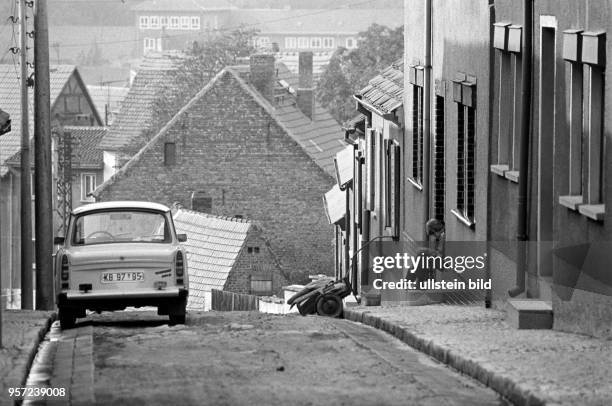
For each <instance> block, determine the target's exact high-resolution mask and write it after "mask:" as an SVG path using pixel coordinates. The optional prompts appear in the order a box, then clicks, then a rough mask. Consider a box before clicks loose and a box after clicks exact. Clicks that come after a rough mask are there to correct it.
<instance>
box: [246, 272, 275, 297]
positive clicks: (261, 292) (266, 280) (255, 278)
mask: <svg viewBox="0 0 612 406" xmlns="http://www.w3.org/2000/svg"><path fill="white" fill-rule="evenodd" d="M251 294H252V295H257V296H271V295H272V275H251Z"/></svg>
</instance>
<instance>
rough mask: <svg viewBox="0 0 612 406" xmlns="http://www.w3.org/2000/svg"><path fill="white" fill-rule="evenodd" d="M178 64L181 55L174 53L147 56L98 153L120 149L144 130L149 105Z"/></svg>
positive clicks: (147, 119) (150, 110)
mask: <svg viewBox="0 0 612 406" xmlns="http://www.w3.org/2000/svg"><path fill="white" fill-rule="evenodd" d="M182 60H183V54H181V53H176V52H172V53H163V54H158V53H148V54H147V56H146V57H145V58H144V59H143V61H142V63H141V65H140V66H139V68H138V73H137V74H136V77H135V78H134V82H133V83H132V86H131V87H130V90H129V91H128V93H127V95H126V96H125V98H124V99H123V102H122V103H121V109H120V110H119V113H118V115H117V116H116V118H115V120H114V121H113V124H112V125H111V127H110V129H109V131H108V133H107V135H106V136H105V137H104V139H103V140H102V142H101V143H100V147H101V148H102V149H105V150H118V149H122V148H124V147H125V146H127V145H129V144H130V143H131V142H132V141H134V140H135V139H136V138H138V137H139V136H140V135H141V134H142V133H143V132H144V131H145V130H146V129H148V126H149V125H150V123H151V121H152V118H153V105H154V103H155V101H156V100H157V98H158V97H159V93H160V92H161V90H162V89H163V85H164V84H165V83H166V80H167V78H168V75H170V74H171V73H172V72H173V71H174V70H175V69H176V68H177V66H178V64H179V63H180V62H181V61H182Z"/></svg>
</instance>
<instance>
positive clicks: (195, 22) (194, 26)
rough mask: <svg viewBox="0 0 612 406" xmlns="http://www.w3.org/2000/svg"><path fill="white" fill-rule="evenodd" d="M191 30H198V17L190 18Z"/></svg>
mask: <svg viewBox="0 0 612 406" xmlns="http://www.w3.org/2000/svg"><path fill="white" fill-rule="evenodd" d="M191 29H192V30H199V29H200V17H198V16H193V17H191Z"/></svg>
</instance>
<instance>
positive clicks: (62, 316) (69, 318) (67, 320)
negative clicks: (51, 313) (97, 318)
mask: <svg viewBox="0 0 612 406" xmlns="http://www.w3.org/2000/svg"><path fill="white" fill-rule="evenodd" d="M58 313H59V315H58V318H59V322H60V327H61V328H62V330H68V329H70V328H73V327H74V325H75V323H76V315H75V314H74V312H73V311H72V310H69V309H66V308H63V307H60V308H59V310H58Z"/></svg>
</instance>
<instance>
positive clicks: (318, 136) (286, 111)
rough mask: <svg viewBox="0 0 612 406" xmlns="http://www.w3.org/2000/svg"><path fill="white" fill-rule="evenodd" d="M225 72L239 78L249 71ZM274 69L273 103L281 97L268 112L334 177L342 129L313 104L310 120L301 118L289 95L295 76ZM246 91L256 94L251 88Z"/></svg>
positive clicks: (279, 66) (243, 68) (242, 68)
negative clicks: (284, 84)
mask: <svg viewBox="0 0 612 406" xmlns="http://www.w3.org/2000/svg"><path fill="white" fill-rule="evenodd" d="M228 70H230V71H235V72H238V73H239V75H240V76H241V77H243V78H246V77H247V73H248V72H249V68H248V66H237V67H230V68H229V69H228ZM276 70H277V72H278V74H277V75H278V76H277V85H276V91H275V94H276V96H277V100H278V96H282V102H278V103H277V104H276V105H275V106H274V108H273V109H272V110H271V111H270V113H271V114H272V116H273V117H274V118H276V120H277V121H278V122H279V124H281V126H282V127H283V128H284V129H285V130H286V131H287V133H288V134H289V136H291V137H292V138H293V139H294V140H295V141H296V142H297V143H298V144H299V145H300V146H301V147H302V149H304V151H306V153H307V154H308V155H309V156H310V157H311V158H312V159H313V160H314V161H315V162H316V163H317V165H319V166H320V167H321V168H323V170H324V171H325V172H326V173H327V174H329V175H330V176H335V169H334V161H333V159H334V156H335V155H336V153H337V152H338V151H340V150H341V149H342V148H343V147H345V146H346V144H345V142H344V141H343V139H344V133H343V132H342V127H341V126H340V125H339V124H338V122H337V121H336V120H334V118H333V117H332V116H331V114H330V113H329V112H328V111H327V110H326V109H324V108H323V107H321V106H320V105H319V104H318V103H316V102H315V114H314V117H313V120H310V118H308V117H307V116H306V115H304V113H302V111H301V110H300V109H299V108H298V107H297V105H296V104H295V96H294V95H293V91H295V89H296V88H297V85H298V77H297V75H295V74H293V73H292V72H290V71H289V69H288V68H287V67H286V66H285V65H284V64H282V63H277V64H276ZM282 82H285V83H286V84H288V85H289V86H290V87H291V89H288V88H287V87H286V86H283V84H281V83H282ZM249 88H250V89H251V90H252V91H253V92H255V93H257V91H256V90H255V89H254V88H252V87H251V86H249ZM257 94H258V95H259V93H257ZM259 99H260V101H261V102H262V103H267V102H266V101H265V100H263V98H261V97H260V98H259Z"/></svg>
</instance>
